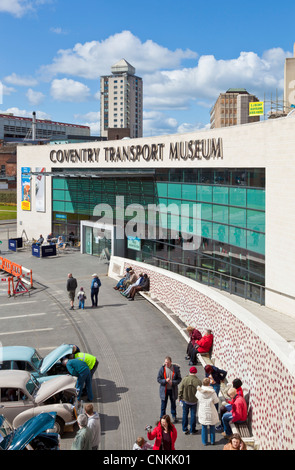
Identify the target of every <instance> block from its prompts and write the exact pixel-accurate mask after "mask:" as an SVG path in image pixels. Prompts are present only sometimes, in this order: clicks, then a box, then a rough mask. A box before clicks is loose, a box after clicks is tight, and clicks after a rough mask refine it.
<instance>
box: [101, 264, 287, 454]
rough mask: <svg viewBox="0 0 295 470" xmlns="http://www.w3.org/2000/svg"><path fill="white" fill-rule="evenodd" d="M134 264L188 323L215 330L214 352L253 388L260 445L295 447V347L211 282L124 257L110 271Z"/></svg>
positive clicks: (222, 364) (117, 271)
mask: <svg viewBox="0 0 295 470" xmlns="http://www.w3.org/2000/svg"><path fill="white" fill-rule="evenodd" d="M130 265H131V266H132V267H133V268H134V270H135V271H136V273H137V274H138V273H140V272H144V273H147V274H148V276H149V277H150V280H151V288H150V294H151V298H156V299H158V300H159V301H160V302H162V303H164V304H165V306H166V307H167V308H169V309H170V310H171V311H172V312H173V313H174V314H175V315H177V316H178V317H179V318H180V319H181V320H182V321H183V322H184V323H185V324H186V325H193V326H196V327H197V328H198V329H199V330H200V331H204V329H205V328H210V329H212V331H213V334H214V347H213V356H214V357H215V359H216V363H218V365H219V366H220V367H221V368H223V369H225V370H227V371H228V380H229V381H231V380H233V379H234V378H235V377H240V378H241V380H242V381H243V386H244V387H245V389H248V390H250V404H251V407H252V429H253V434H254V436H255V438H256V439H257V440H258V441H259V444H260V449H262V450H265V449H280V450H284V449H289V450H291V449H292V450H294V449H295V428H294V426H293V422H294V411H295V351H294V349H293V348H292V347H291V346H290V345H289V344H288V343H287V342H286V341H285V340H284V339H283V338H282V337H281V336H279V335H278V334H277V333H276V332H275V331H274V330H272V329H271V328H269V327H268V326H267V325H265V324H264V323H263V322H261V321H260V320H259V319H257V318H256V317H255V316H254V315H253V314H252V313H251V312H250V311H248V310H246V309H245V308H243V307H241V306H240V305H238V304H236V303H235V302H234V301H233V300H232V299H228V298H227V297H225V296H223V295H222V294H221V293H219V292H218V291H215V290H213V289H211V288H210V287H207V286H204V285H203V284H199V283H197V282H195V281H191V280H190V279H187V278H185V277H183V276H180V275H177V274H174V273H171V272H169V271H166V270H163V269H161V268H157V267H155V266H151V265H148V264H145V263H139V262H134V261H133V260H128V259H124V258H118V257H112V258H111V261H110V266H109V276H110V277H117V276H119V275H120V276H122V275H123V273H124V271H125V268H126V267H128V266H130Z"/></svg>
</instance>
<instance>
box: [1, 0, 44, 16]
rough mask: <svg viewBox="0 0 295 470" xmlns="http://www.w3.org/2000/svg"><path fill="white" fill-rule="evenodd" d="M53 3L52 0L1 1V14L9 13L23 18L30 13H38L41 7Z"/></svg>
mask: <svg viewBox="0 0 295 470" xmlns="http://www.w3.org/2000/svg"><path fill="white" fill-rule="evenodd" d="M51 2H52V0H0V13H8V14H11V15H13V16H15V17H16V18H21V17H22V16H24V15H26V14H27V13H29V12H34V11H36V8H37V7H39V6H40V5H45V4H47V3H51Z"/></svg>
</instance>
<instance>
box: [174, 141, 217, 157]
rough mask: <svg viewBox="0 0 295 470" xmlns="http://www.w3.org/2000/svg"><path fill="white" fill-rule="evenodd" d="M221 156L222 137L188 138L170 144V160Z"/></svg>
mask: <svg viewBox="0 0 295 470" xmlns="http://www.w3.org/2000/svg"><path fill="white" fill-rule="evenodd" d="M203 158H205V159H206V160H210V159H211V158H223V147H222V139H221V138H219V139H202V140H189V141H185V142H174V143H172V142H171V144H170V153H169V159H170V160H202V159H203Z"/></svg>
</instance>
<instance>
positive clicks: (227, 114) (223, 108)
mask: <svg viewBox="0 0 295 470" xmlns="http://www.w3.org/2000/svg"><path fill="white" fill-rule="evenodd" d="M258 101H259V100H258V98H257V97H256V96H254V95H251V94H249V93H248V92H247V90H245V89H244V88H230V89H229V90H227V92H225V93H220V95H219V97H218V98H217V100H216V102H215V104H214V106H213V107H212V108H211V111H210V127H211V129H214V128H217V127H218V128H219V127H228V126H236V125H239V124H246V123H250V122H256V121H259V116H249V103H252V102H258Z"/></svg>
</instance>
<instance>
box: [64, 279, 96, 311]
mask: <svg viewBox="0 0 295 470" xmlns="http://www.w3.org/2000/svg"><path fill="white" fill-rule="evenodd" d="M66 287H67V292H68V296H69V299H70V310H74V302H75V299H76V290H77V287H78V282H77V279H76V278H75V277H73V274H72V273H69V274H68V279H67V286H66ZM100 287H101V280H100V279H99V276H98V274H96V273H94V274H92V281H91V286H90V297H91V304H92V308H94V307H97V306H98V294H99V288H100ZM86 299H87V297H86V294H85V291H84V288H83V287H80V290H79V292H78V295H77V300H78V302H79V309H82V310H84V308H85V301H86Z"/></svg>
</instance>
